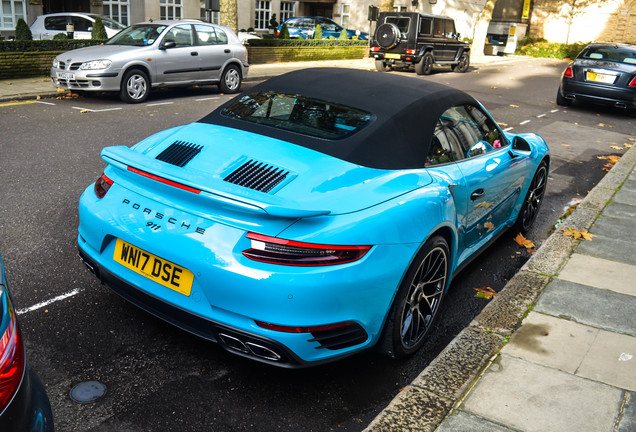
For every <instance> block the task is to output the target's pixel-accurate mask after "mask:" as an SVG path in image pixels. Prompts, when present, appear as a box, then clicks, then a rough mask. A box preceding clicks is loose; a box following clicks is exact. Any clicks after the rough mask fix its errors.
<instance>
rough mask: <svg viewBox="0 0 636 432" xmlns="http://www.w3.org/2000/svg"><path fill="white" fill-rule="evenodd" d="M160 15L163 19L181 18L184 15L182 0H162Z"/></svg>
mask: <svg viewBox="0 0 636 432" xmlns="http://www.w3.org/2000/svg"><path fill="white" fill-rule="evenodd" d="M159 15H160V19H162V20H179V19H181V17H182V16H183V14H182V12H181V0H161V1H160V2H159Z"/></svg>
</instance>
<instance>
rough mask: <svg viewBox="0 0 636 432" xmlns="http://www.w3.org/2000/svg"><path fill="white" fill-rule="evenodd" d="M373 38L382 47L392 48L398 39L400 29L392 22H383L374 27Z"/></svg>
mask: <svg viewBox="0 0 636 432" xmlns="http://www.w3.org/2000/svg"><path fill="white" fill-rule="evenodd" d="M375 40H377V41H378V45H380V46H381V47H382V48H386V49H388V48H393V47H394V46H396V45H397V44H398V42H399V41H400V29H399V28H398V27H397V26H396V25H395V24H393V23H384V24H382V25H380V26H379V27H378V28H377V29H376V31H375Z"/></svg>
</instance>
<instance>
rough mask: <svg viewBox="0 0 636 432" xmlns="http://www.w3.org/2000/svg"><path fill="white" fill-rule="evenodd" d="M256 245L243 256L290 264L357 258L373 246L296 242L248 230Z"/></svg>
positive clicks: (327, 262)
mask: <svg viewBox="0 0 636 432" xmlns="http://www.w3.org/2000/svg"><path fill="white" fill-rule="evenodd" d="M247 238H248V239H250V240H251V241H252V247H251V248H250V249H247V250H245V251H243V255H245V256H246V257H248V258H249V259H252V260H254V261H261V262H266V263H270V264H282V265H289V266H327V265H336V264H344V263H348V262H352V261H357V260H359V259H360V258H362V257H363V256H364V255H365V254H366V253H367V252H368V251H369V249H371V246H340V245H338V246H334V245H323V244H314V243H304V242H296V241H292V240H284V239H280V238H276V237H268V236H264V235H261V234H256V233H252V232H251V233H248V234H247Z"/></svg>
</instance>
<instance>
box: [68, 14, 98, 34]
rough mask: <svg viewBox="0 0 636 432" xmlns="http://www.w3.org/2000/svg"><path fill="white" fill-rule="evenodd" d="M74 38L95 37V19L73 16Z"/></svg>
mask: <svg viewBox="0 0 636 432" xmlns="http://www.w3.org/2000/svg"><path fill="white" fill-rule="evenodd" d="M71 24H73V39H91V38H92V37H93V35H92V30H93V21H91V20H89V19H86V18H84V17H80V16H71Z"/></svg>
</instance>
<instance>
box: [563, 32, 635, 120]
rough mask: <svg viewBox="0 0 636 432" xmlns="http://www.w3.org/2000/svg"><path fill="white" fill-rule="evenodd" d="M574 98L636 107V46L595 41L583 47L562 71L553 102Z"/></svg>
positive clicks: (571, 100) (565, 102)
mask: <svg viewBox="0 0 636 432" xmlns="http://www.w3.org/2000/svg"><path fill="white" fill-rule="evenodd" d="M575 100H581V101H586V102H592V103H597V104H603V105H611V106H615V107H618V108H632V109H635V108H636V46H632V45H624V44H606V43H596V44H591V45H588V46H587V47H585V49H583V51H581V53H580V54H579V55H578V56H577V58H576V59H575V60H574V61H573V62H572V63H570V64H569V65H568V67H567V68H566V69H565V72H564V73H563V78H562V79H561V85H560V86H559V91H558V93H557V99H556V102H557V104H558V105H561V106H568V105H570V104H571V103H572V102H573V101H575Z"/></svg>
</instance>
